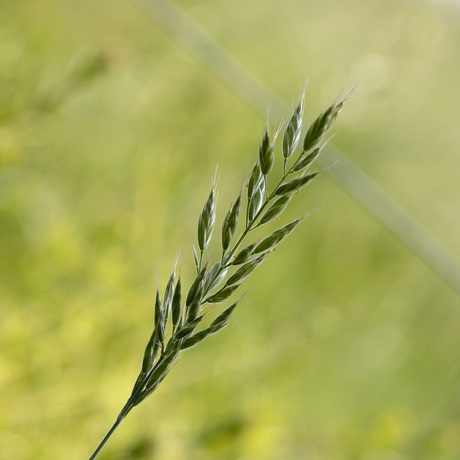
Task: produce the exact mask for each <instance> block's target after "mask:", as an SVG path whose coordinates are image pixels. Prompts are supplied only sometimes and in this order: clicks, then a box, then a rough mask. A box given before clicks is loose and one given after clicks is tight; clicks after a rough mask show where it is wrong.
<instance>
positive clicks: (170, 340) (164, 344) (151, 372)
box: [90, 90, 348, 460]
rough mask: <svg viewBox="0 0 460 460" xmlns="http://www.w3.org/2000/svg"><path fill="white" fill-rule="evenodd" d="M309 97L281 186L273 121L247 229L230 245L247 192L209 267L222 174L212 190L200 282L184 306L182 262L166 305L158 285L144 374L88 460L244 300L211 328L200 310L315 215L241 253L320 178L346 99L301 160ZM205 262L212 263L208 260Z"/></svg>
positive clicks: (318, 123) (310, 133)
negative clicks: (315, 168) (328, 136)
mask: <svg viewBox="0 0 460 460" xmlns="http://www.w3.org/2000/svg"><path fill="white" fill-rule="evenodd" d="M347 97H348V95H347ZM304 98H305V90H304V91H303V93H302V96H301V98H300V101H299V103H298V104H297V106H296V108H295V109H294V111H293V114H292V117H291V119H290V121H289V123H288V125H287V127H286V130H285V132H284V135H283V140H282V160H283V170H282V171H281V172H279V173H278V176H279V175H281V179H279V180H278V181H277V184H276V185H275V186H274V187H273V189H272V190H271V191H269V190H268V187H267V184H268V181H267V178H268V176H272V175H273V174H274V169H275V168H274V151H275V142H276V139H277V135H278V134H279V132H280V130H281V125H280V126H279V128H278V130H277V132H276V133H275V135H274V136H273V140H271V139H270V135H269V131H268V123H267V128H266V129H265V131H264V134H263V137H262V140H261V142H260V145H259V156H258V158H257V160H256V162H255V163H254V167H253V168H252V171H251V174H250V176H249V181H248V183H247V197H246V203H245V205H246V222H245V225H244V229H242V230H241V233H240V235H239V237H238V238H237V239H236V241H235V242H234V243H233V245H232V241H233V240H234V238H235V235H236V232H237V229H238V222H239V214H240V208H241V206H243V201H244V198H243V193H242V192H241V193H240V194H239V196H238V197H237V198H236V200H235V201H234V203H233V204H232V205H231V206H230V207H229V210H228V212H227V214H226V216H225V218H224V221H223V223H222V234H221V239H222V257H221V259H220V260H219V261H217V262H211V258H212V253H211V254H210V255H206V250H207V249H208V247H209V245H210V242H211V239H212V234H213V229H214V225H215V220H216V197H217V190H216V186H217V172H216V176H215V177H214V181H213V183H212V186H211V191H210V193H209V196H208V198H207V200H206V202H205V205H204V207H203V210H202V212H201V214H200V216H199V219H198V229H197V230H198V231H197V233H198V248H199V251H197V249H196V248H195V246H193V260H194V262H195V266H196V270H197V274H196V278H195V280H194V281H193V282H192V283H191V286H190V288H189V290H188V292H187V295H186V296H185V302H184V301H183V300H182V279H181V274H180V270H179V274H178V276H177V277H176V265H177V259H176V262H175V264H174V266H173V269H172V272H171V275H170V277H169V280H168V282H167V284H166V289H165V292H164V296H163V300H162V299H161V296H160V290H159V287H158V280H157V290H156V298H155V307H154V326H153V332H152V334H151V336H150V338H149V341H148V343H147V346H146V348H145V352H144V356H143V360H142V365H141V371H140V373H139V376H138V377H137V380H136V383H135V385H134V387H133V390H132V392H131V396H130V397H129V398H128V401H127V402H126V404H125V406H124V407H123V409H122V410H121V412H120V414H119V415H118V417H117V420H116V422H115V424H114V425H113V426H112V428H111V429H110V430H109V432H108V433H107V435H106V436H105V437H104V438H103V440H102V441H101V443H100V444H99V446H98V447H97V448H96V450H95V451H94V453H93V454H92V455H91V456H90V460H94V459H95V458H96V457H97V456H98V454H99V453H100V451H101V450H102V448H103V447H104V445H105V444H106V442H107V441H108V439H109V438H110V436H111V435H112V434H113V432H114V431H115V430H116V429H117V427H118V426H119V425H120V423H121V421H122V420H123V419H124V418H125V417H126V415H127V414H128V413H129V412H130V411H131V410H132V409H133V408H134V407H135V406H137V405H139V404H140V403H141V402H142V401H144V400H145V399H146V398H148V396H150V395H151V394H152V393H153V392H154V391H155V390H156V389H157V388H158V386H159V385H160V383H161V382H162V381H163V380H164V378H165V377H166V376H167V375H168V373H169V372H170V371H171V369H172V368H173V366H174V364H175V363H176V362H177V360H178V359H179V357H180V355H181V353H182V351H184V350H186V349H187V348H191V347H193V346H195V345H197V344H199V343H200V342H202V341H203V340H205V339H207V337H208V336H210V335H212V334H215V333H217V332H219V331H220V330H221V329H223V328H224V327H225V326H226V325H227V324H228V323H229V321H230V319H231V316H232V315H233V314H234V311H235V309H236V306H237V304H238V301H237V302H234V303H232V304H231V306H230V307H227V308H226V309H224V310H223V312H222V313H220V314H219V315H217V317H216V318H215V319H214V321H212V322H211V324H210V326H208V327H207V328H204V329H201V330H198V331H197V329H199V326H200V324H201V321H202V319H203V317H204V316H205V315H208V314H210V313H211V310H213V308H206V312H205V313H202V312H203V308H204V307H206V305H208V307H209V306H211V305H212V306H214V305H215V304H219V303H223V302H225V301H227V300H228V299H230V297H232V295H233V294H234V292H235V291H236V290H237V289H238V288H239V287H240V286H241V285H242V284H243V283H244V281H245V280H246V279H247V278H248V277H249V276H250V275H252V273H253V272H254V271H255V269H256V268H257V267H258V266H259V265H261V264H262V263H263V262H264V260H265V259H266V255H267V254H268V252H270V251H271V250H272V249H274V248H276V246H277V245H278V244H279V243H281V241H283V240H284V239H285V238H286V237H287V236H288V235H289V234H290V233H291V232H292V231H293V230H294V229H295V228H296V227H297V226H298V225H299V224H300V223H301V222H302V221H303V220H305V219H306V218H307V217H308V215H310V214H311V213H312V212H313V211H314V210H315V209H313V210H311V211H310V212H309V213H308V214H307V215H305V216H303V217H301V218H299V219H296V220H294V221H293V222H291V223H289V224H287V225H284V226H282V227H281V228H279V229H277V230H275V231H274V232H272V233H271V234H269V235H268V236H265V237H264V238H262V239H256V240H254V239H253V241H252V242H249V243H245V246H244V248H243V249H240V246H242V245H243V243H244V242H245V240H246V238H249V237H250V236H251V232H252V231H253V230H254V229H256V228H259V227H260V226H261V225H264V224H266V223H268V222H270V221H273V220H274V219H275V218H277V217H278V216H280V215H281V213H282V212H283V211H284V210H285V209H286V208H287V207H288V206H289V203H290V202H291V195H293V194H295V193H296V192H297V191H298V190H300V189H301V188H302V187H305V186H306V185H307V184H309V183H310V182H311V181H312V180H313V179H314V178H315V177H316V176H317V175H318V173H317V172H307V170H308V168H309V167H310V166H311V164H312V163H313V162H314V161H315V160H316V158H317V157H318V156H319V155H320V153H321V150H322V148H323V147H324V145H325V142H323V138H324V135H325V133H326V132H327V131H328V130H329V129H330V127H331V125H332V124H333V123H334V121H335V120H336V119H337V117H338V115H339V113H340V111H341V109H342V107H343V104H344V102H345V99H346V98H345V99H343V100H338V99H337V100H336V101H335V102H334V103H332V104H331V105H330V106H329V107H328V108H327V109H326V110H325V111H324V112H323V113H322V114H321V115H319V116H318V117H317V118H316V120H314V121H313V123H312V124H311V125H310V126H309V128H308V130H307V133H306V134H305V137H304V141H303V144H302V149H301V151H300V152H298V155H295V152H296V147H297V145H298V143H299V140H300V133H301V129H302V116H303V111H304ZM289 163H290V164H291V165H290V166H289ZM275 182H276V179H275ZM206 258H207V260H205V259H206ZM222 283H224V284H223V287H222V288H220V289H219V290H218V288H219V286H221V285H222ZM216 290H217V292H216ZM240 300H241V299H240ZM166 331H168V334H169V336H167V334H166Z"/></svg>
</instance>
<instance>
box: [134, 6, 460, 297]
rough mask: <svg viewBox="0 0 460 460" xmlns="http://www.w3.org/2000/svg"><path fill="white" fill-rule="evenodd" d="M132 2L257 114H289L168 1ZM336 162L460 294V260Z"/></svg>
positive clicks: (327, 158)
mask: <svg viewBox="0 0 460 460" xmlns="http://www.w3.org/2000/svg"><path fill="white" fill-rule="evenodd" d="M132 1H133V3H135V4H136V5H137V6H138V7H139V9H140V10H141V11H143V12H144V13H145V14H146V15H147V16H148V17H149V18H150V19H152V20H153V21H155V22H156V24H157V25H158V26H159V27H161V28H162V29H163V30H164V31H165V32H166V33H167V34H168V35H170V36H171V37H172V38H173V39H174V40H175V41H176V42H177V43H178V44H179V45H180V46H181V47H182V48H183V49H185V50H186V51H187V52H188V53H190V54H191V55H192V56H193V57H195V58H196V59H197V60H198V61H199V62H200V63H201V64H202V65H203V66H204V67H205V68H206V69H207V70H209V72H211V73H212V74H214V76H215V77H217V79H219V80H220V81H221V82H223V83H224V84H225V85H226V86H227V87H228V88H229V89H230V90H232V91H233V92H234V93H235V94H236V95H237V96H238V97H239V98H240V99H241V100H242V101H244V102H245V103H246V104H247V105H248V106H249V107H251V108H252V109H253V110H254V111H255V112H256V113H257V114H258V115H260V116H262V117H263V116H265V114H266V107H267V105H268V106H270V110H271V113H273V114H274V115H275V117H277V118H286V117H288V116H289V113H290V107H289V106H288V105H287V104H285V103H284V102H283V101H282V100H281V99H280V98H279V97H278V96H276V95H275V94H274V93H273V92H272V91H271V90H270V89H269V88H267V86H265V85H264V84H263V83H262V82H261V81H260V80H259V79H258V78H257V77H256V76H254V75H253V74H252V73H251V72H250V71H249V70H248V69H246V68H245V67H244V66H243V65H242V64H241V63H240V62H239V61H237V60H236V59H235V58H234V57H233V56H232V55H231V54H230V53H228V51H226V50H225V49H224V48H223V47H222V46H220V45H219V44H218V43H217V42H216V41H215V40H214V39H213V38H212V37H211V36H210V35H209V34H207V33H206V32H205V31H204V30H203V29H202V28H201V27H200V26H199V25H198V24H196V23H195V22H194V21H193V20H192V19H191V18H190V17H188V16H187V15H185V14H184V12H183V11H181V10H180V9H179V8H178V7H177V6H175V5H174V4H173V3H171V2H170V1H169V0H132ZM336 159H339V160H340V161H339V162H338V163H337V164H336V165H335V166H334V168H330V169H329V170H328V171H327V173H328V174H329V175H330V177H332V179H333V180H334V181H335V182H337V183H338V184H339V185H340V186H341V187H342V188H343V189H344V190H345V191H346V192H347V193H348V194H349V195H350V196H352V197H353V198H354V199H355V200H356V201H357V202H358V203H359V204H360V205H361V206H363V207H364V208H365V209H366V210H367V211H368V212H369V213H370V214H371V215H373V216H374V217H375V218H376V219H377V220H378V221H379V222H380V223H381V224H382V225H383V226H384V227H386V228H387V229H388V230H389V231H390V232H392V233H393V234H394V235H395V236H396V237H397V238H398V239H399V240H400V241H401V242H402V243H403V244H405V245H406V246H407V247H408V248H409V249H411V250H412V252H414V254H416V255H417V256H418V257H419V258H420V259H421V260H423V261H424V262H425V263H426V264H427V265H428V266H429V267H430V268H431V269H432V270H433V271H434V272H435V273H437V274H438V276H439V277H441V278H442V279H443V280H444V281H445V282H446V283H447V284H448V285H449V286H450V287H451V288H452V289H454V290H455V291H456V292H457V293H458V294H460V260H459V259H458V257H457V256H456V255H455V254H454V253H453V252H452V251H451V250H450V249H449V248H448V247H447V246H446V245H445V244H444V243H443V242H441V241H440V240H439V239H438V238H437V237H436V236H435V235H433V234H432V233H431V232H430V231H429V230H428V229H427V228H426V227H425V226H424V225H423V224H421V223H420V222H419V221H417V220H416V219H415V218H414V217H413V216H412V215H410V214H409V213H408V211H407V210H406V209H404V208H403V207H402V206H401V205H400V204H399V203H397V202H396V201H395V200H394V199H393V198H391V197H390V196H389V195H388V193H387V192H385V191H384V190H383V189H382V188H381V187H380V186H379V185H378V184H377V183H376V182H375V181H374V180H373V179H371V178H370V177H369V176H368V175H367V174H366V173H365V172H364V171H362V170H361V169H360V168H359V167H358V166H356V165H355V164H354V163H353V162H352V161H351V160H350V159H349V158H347V156H346V155H345V154H344V153H342V152H341V151H340V150H339V149H337V148H336V147H333V146H330V145H329V146H328V148H327V149H326V151H325V152H324V154H323V156H322V158H320V160H319V162H320V164H321V165H323V166H327V165H330V164H331V163H333V162H334V160H336Z"/></svg>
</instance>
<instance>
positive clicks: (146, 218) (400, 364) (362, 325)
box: [0, 0, 460, 460]
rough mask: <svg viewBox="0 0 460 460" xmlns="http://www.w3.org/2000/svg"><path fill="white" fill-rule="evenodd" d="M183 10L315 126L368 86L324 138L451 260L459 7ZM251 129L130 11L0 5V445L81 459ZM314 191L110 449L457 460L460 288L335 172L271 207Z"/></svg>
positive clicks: (398, 3)
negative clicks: (223, 320) (236, 301)
mask: <svg viewBox="0 0 460 460" xmlns="http://www.w3.org/2000/svg"><path fill="white" fill-rule="evenodd" d="M176 5H178V6H179V7H180V8H181V9H182V10H183V11H184V12H185V13H186V14H187V15H189V16H190V17H191V18H192V19H193V20H194V21H196V22H197V23H198V24H200V25H201V26H202V27H203V28H204V29H205V30H206V31H207V32H209V34H210V35H212V36H213V37H214V38H215V39H216V40H217V42H218V43H220V44H221V45H222V46H223V47H224V48H225V49H227V50H228V51H229V52H230V53H231V54H233V55H234V56H235V57H236V58H237V59H238V60H240V61H241V62H242V63H243V64H244V66H246V67H247V68H248V69H249V70H250V71H251V72H253V73H254V74H255V75H257V76H258V77H259V78H260V79H261V80H262V81H263V82H265V83H266V85H267V86H268V87H269V88H270V89H272V90H273V91H274V92H275V93H276V94H277V95H279V96H280V97H281V98H282V99H283V100H284V101H285V102H286V103H288V104H289V105H292V104H293V103H294V101H295V100H296V99H297V97H298V94H299V88H300V86H301V84H302V83H303V82H304V80H305V78H306V77H308V79H309V89H308V93H307V105H306V111H305V120H306V121H307V122H308V121H311V120H312V119H313V117H314V116H316V115H317V114H318V113H319V112H320V111H321V110H323V109H324V107H325V106H326V104H327V103H328V102H330V101H331V99H333V98H334V97H335V96H336V95H337V93H338V92H339V90H340V89H342V88H343V87H345V88H350V87H352V86H353V85H354V84H355V83H356V82H357V81H360V82H361V84H360V86H359V89H358V90H357V91H356V92H355V93H354V94H353V96H352V98H351V100H350V101H349V103H348V105H347V107H346V109H345V110H344V111H343V113H342V116H341V118H340V120H339V122H338V123H337V125H336V127H335V130H336V131H337V135H336V136H335V139H334V142H335V144H336V145H337V146H338V147H339V148H341V149H342V150H343V151H344V152H345V153H346V154H347V155H348V156H349V158H351V159H352V160H353V161H354V162H356V164H358V165H359V166H360V167H361V168H362V169H363V170H365V171H366V172H367V173H368V174H369V175H370V176H371V177H372V178H374V179H375V180H376V181H377V182H378V183H379V184H380V185H381V186H382V187H383V188H385V189H386V190H387V191H388V192H389V194H390V195H391V196H393V197H394V198H395V199H396V200H397V201H398V202H400V203H401V204H402V205H403V206H405V207H406V208H407V209H408V210H409V212H410V213H411V214H412V215H413V216H415V217H416V218H417V219H418V220H419V221H421V222H422V223H423V224H424V225H426V227H427V228H429V229H430V230H431V231H432V232H433V233H434V234H436V235H437V236H438V237H439V238H440V239H441V240H442V241H444V242H445V243H446V245H447V246H449V247H450V248H451V249H452V251H453V252H454V253H456V254H460V238H459V237H458V236H459V232H460V213H459V203H460V181H459V179H458V177H459V172H458V171H459V170H460V157H459V152H460V130H459V116H458V107H459V106H460V86H459V84H458V82H459V81H460V59H459V56H460V8H459V7H460V5H458V4H456V3H455V2H453V3H450V2H429V1H422V0H418V1H416V0H412V1H410V0H389V1H386V2H376V1H364V0H340V1H339V0H327V1H316V2H313V1H308V2H300V1H294V0H286V1H284V2H277V1H274V0H264V1H258V0H244V1H241V0H234V1H232V2H226V1H222V0H217V1H215V2H203V1H201V2H200V1H189V0H177V1H176ZM274 121H277V120H274ZM263 126H264V119H263V118H261V117H260V116H258V115H255V114H254V113H253V112H252V111H251V110H250V109H249V108H248V107H247V105H246V104H245V103H244V102H242V101H241V100H240V99H239V98H238V97H237V96H235V95H234V94H233V93H232V92H231V91H229V90H228V89H227V88H226V87H225V86H224V85H223V84H222V83H220V82H219V81H218V80H216V78H215V77H213V76H212V75H211V74H210V73H209V72H208V71H207V70H206V69H205V68H204V67H203V66H201V65H200V64H198V63H197V62H196V61H195V60H194V59H193V58H191V57H190V56H189V55H188V54H187V53H186V52H184V51H183V49H182V48H181V47H180V46H178V45H177V44H176V43H175V42H174V41H173V40H172V39H171V38H170V37H169V36H167V35H166V34H165V33H164V32H162V30H161V29H160V28H159V27H158V26H157V25H156V24H155V23H154V22H152V21H151V20H150V19H148V18H147V17H146V16H145V15H144V14H143V13H142V12H141V11H140V10H139V9H138V8H136V7H135V6H134V5H133V4H132V3H130V2H129V1H109V0H100V1H98V2H94V1H89V0H82V1H79V2H69V1H65V0H42V1H40V2H37V1H31V0H23V1H14V0H3V1H2V2H1V3H0V168H1V169H0V277H1V279H0V303H1V309H0V346H1V354H0V393H1V401H2V402H1V405H0V458H1V459H2V460H3V459H5V460H6V459H8V460H11V459H15V460H26V459H34V460H38V459H42V458H43V459H45V458H46V459H69V460H72V459H82V458H83V459H84V458H87V457H88V456H89V455H90V453H91V452H92V450H93V449H94V448H95V447H96V445H97V443H98V442H99V441H100V439H101V438H102V436H103V434H104V433H105V432H106V430H107V429H108V428H109V427H110V425H111V424H112V423H113V422H114V420H115V417H116V415H117V413H118V411H119V410H120V409H121V407H122V406H123V404H124V403H125V401H126V399H127V397H128V396H129V393H130V391H131V388H132V384H133V382H134V380H135V378H136V376H137V373H138V370H139V366H140V363H141V359H142V353H143V350H144V346H145V343H146V341H147V340H148V337H149V334H150V331H151V328H152V312H153V300H154V290H155V272H156V270H157V268H158V269H159V274H160V280H161V285H162V286H164V284H165V282H166V280H167V277H168V276H169V272H170V269H171V265H172V263H173V260H174V257H175V255H176V253H177V251H178V250H179V249H180V250H181V254H182V260H183V267H182V272H183V278H184V283H186V284H187V283H190V282H191V280H192V276H193V269H194V267H193V261H192V252H191V246H192V243H194V242H195V241H196V222H197V218H198V215H199V213H200V211H201V208H202V205H203V202H204V200H205V198H206V195H207V193H208V190H209V186H210V183H211V179H212V176H213V174H214V170H215V167H216V164H217V163H219V170H220V182H219V190H220V194H219V205H220V207H219V213H218V219H219V223H218V224H217V228H218V227H219V226H220V221H221V218H222V216H223V214H224V212H226V209H227V207H228V205H229V204H230V202H231V200H232V199H233V197H234V196H235V193H236V192H237V191H238V188H239V187H240V185H241V180H242V177H243V176H244V174H245V173H246V171H247V170H248V169H249V168H250V167H251V164H252V162H253V161H254V159H255V157H256V154H257V145H258V141H259V133H260V131H261V129H262V128H263ZM278 153H279V152H278ZM278 165H279V163H278ZM318 202H320V203H323V204H324V206H323V207H322V208H321V210H320V211H319V212H317V213H316V214H315V215H314V216H313V217H311V218H310V219H309V220H308V221H307V222H306V223H305V224H303V226H302V227H301V228H299V229H297V230H296V232H295V233H294V234H293V235H292V236H291V237H290V238H289V239H288V240H286V242H284V243H283V244H282V246H280V247H279V248H278V251H277V252H276V254H273V255H271V256H270V257H269V259H268V260H267V262H266V263H265V264H264V265H262V266H261V268H260V269H259V270H258V271H257V272H256V273H255V274H254V276H253V278H252V280H251V281H250V282H249V283H248V287H249V288H250V292H249V294H248V296H247V301H245V302H243V303H242V304H240V307H239V309H238V311H237V313H236V314H235V316H234V318H233V320H232V323H231V324H230V325H229V326H228V327H227V329H226V330H225V331H223V332H222V333H219V334H218V335H216V336H213V337H212V338H209V339H208V340H207V341H205V342H203V343H202V344H201V345H200V346H199V347H196V348H194V349H192V350H189V351H188V352H187V353H186V354H184V356H183V357H182V359H181V361H180V362H179V364H178V365H177V366H176V367H175V368H174V370H173V372H172V373H171V375H170V376H168V377H167V379H166V380H165V381H164V383H163V384H162V385H161V386H160V388H159V390H158V391H157V392H156V393H155V394H154V395H153V396H152V397H151V398H150V399H149V400H148V401H147V402H145V403H144V404H142V405H141V406H140V407H138V408H136V409H135V410H134V411H133V412H132V413H131V414H130V415H129V416H128V418H127V419H126V420H125V422H124V423H123V424H122V426H121V428H120V429H119V431H118V432H117V433H116V434H115V436H114V437H113V438H112V440H111V441H110V443H109V444H108V446H107V448H106V450H105V451H104V454H103V455H101V458H106V459H120V460H121V459H161V460H179V459H191V460H194V459H196V460H207V459H228V460H234V459H238V460H255V459H257V460H259V459H260V460H272V459H273V460H274V459H302V460H307V459H308V460H352V459H362V460H406V459H417V460H425V459H426V460H433V459H442V460H454V459H458V458H460V386H459V385H460V382H459V378H460V362H459V358H460V334H459V332H460V301H459V297H458V295H457V294H456V293H455V292H454V291H453V290H452V289H451V288H450V287H448V286H447V285H446V284H445V283H444V282H443V281H441V280H440V279H439V278H438V276H437V275H435V274H434V273H433V271H432V270H430V269H429V268H428V267H427V266H426V265H425V264H424V263H422V262H421V261H420V260H419V259H418V258H417V257H416V256H415V255H414V254H413V253H412V252H411V251H409V250H408V249H407V248H406V247H404V246H403V245H402V244H401V243H400V242H399V241H398V240H397V239H396V238H395V237H394V236H393V235H392V234H390V233H389V232H388V231H387V230H385V229H384V228H383V227H382V226H381V225H380V223H379V222H378V221H376V220H375V219H374V218H373V217H371V216H370V215H369V214H368V213H367V212H366V211H364V210H363V209H362V208H361V207H360V206H359V205H358V204H357V203H356V202H355V201H354V200H352V199H351V198H350V197H349V196H348V195H347V194H346V193H345V192H344V191H343V190H342V189H341V188H340V187H338V186H337V185H336V184H335V183H334V182H333V181H332V179H331V178H329V177H328V176H327V175H322V177H321V178H319V179H318V180H316V182H315V183H314V184H313V185H312V186H310V187H309V188H308V189H307V190H306V191H305V192H303V193H302V194H301V196H300V197H299V198H296V201H295V203H294V205H293V206H292V209H291V210H290V211H289V212H288V214H287V215H286V216H284V217H283V222H288V221H289V220H290V219H293V218H295V217H297V216H299V215H301V214H302V213H304V211H305V210H306V209H308V208H310V207H311V206H313V205H315V204H316V203H318ZM215 244H216V246H217V245H218V244H219V243H218V241H216V243H215Z"/></svg>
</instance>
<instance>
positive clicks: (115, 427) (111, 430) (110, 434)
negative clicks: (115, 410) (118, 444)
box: [89, 416, 124, 460]
mask: <svg viewBox="0 0 460 460" xmlns="http://www.w3.org/2000/svg"><path fill="white" fill-rule="evenodd" d="M123 419H124V417H120V416H118V417H117V420H116V422H115V423H114V424H113V426H112V428H110V430H109V431H108V432H107V434H106V435H105V436H104V439H103V440H102V441H101V442H100V444H99V445H98V446H97V447H96V450H95V451H94V452H93V453H92V455H91V457H89V460H94V459H95V458H96V457H97V456H98V455H99V454H100V452H101V450H102V449H103V447H104V446H105V444H106V443H107V441H108V440H109V439H110V437H111V436H112V435H113V433H114V432H115V430H116V429H117V428H118V427H119V426H120V423H121V422H122V421H123Z"/></svg>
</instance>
